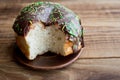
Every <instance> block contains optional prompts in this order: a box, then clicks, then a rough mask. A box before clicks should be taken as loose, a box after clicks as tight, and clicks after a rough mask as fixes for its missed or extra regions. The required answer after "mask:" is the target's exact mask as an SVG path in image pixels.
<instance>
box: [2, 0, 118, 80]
mask: <svg viewBox="0 0 120 80" xmlns="http://www.w3.org/2000/svg"><path fill="white" fill-rule="evenodd" d="M34 1H37V0H34ZM51 1H53V0H51ZM55 1H56V2H58V3H61V4H63V5H65V6H66V7H68V8H70V9H71V10H73V11H74V12H75V13H76V14H78V15H79V16H80V17H81V21H82V26H83V27H84V38H85V48H84V50H83V52H82V55H81V57H80V58H79V59H78V60H77V61H75V62H74V63H73V64H71V65H70V66H68V67H66V68H62V69H58V70H47V71H44V70H32V69H29V68H27V67H25V66H22V65H20V64H17V63H16V61H15V59H14V58H13V53H14V43H15V33H14V32H13V30H12V25H13V22H14V20H15V17H16V16H17V15H18V13H19V11H20V10H21V9H22V8H23V7H24V6H26V5H28V4H29V3H31V2H33V1H32V0H26V1H25V0H24V1H22V0H12V1H11V0H3V1H2V0H0V80H120V0H66V1H65V0H54V1H53V2H55Z"/></svg>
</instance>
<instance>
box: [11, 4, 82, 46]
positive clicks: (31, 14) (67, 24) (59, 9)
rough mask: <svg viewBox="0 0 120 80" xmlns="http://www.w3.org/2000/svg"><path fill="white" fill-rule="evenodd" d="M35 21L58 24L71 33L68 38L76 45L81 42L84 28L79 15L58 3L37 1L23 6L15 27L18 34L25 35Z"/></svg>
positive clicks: (66, 32) (67, 32) (64, 30)
mask: <svg viewBox="0 0 120 80" xmlns="http://www.w3.org/2000/svg"><path fill="white" fill-rule="evenodd" d="M34 22H42V23H43V24H44V25H45V26H46V27H47V26H49V25H54V24H58V25H59V26H60V27H59V28H60V29H61V30H62V31H63V32H65V34H69V35H70V36H69V37H68V40H70V41H72V42H74V43H75V44H76V46H78V44H79V42H81V36H82V33H83V30H82V26H81V23H80V20H79V18H78V16H76V15H75V13H73V12H72V11H71V10H69V9H67V8H66V7H64V6H62V5H60V4H58V3H52V2H36V3H33V4H31V5H29V6H27V7H25V8H23V9H22V10H21V13H20V15H18V17H17V18H16V20H15V23H14V25H13V29H14V31H15V32H16V33H17V34H18V35H21V36H25V35H26V34H27V33H28V32H29V30H30V25H31V24H32V23H34ZM73 48H74V46H73Z"/></svg>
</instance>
